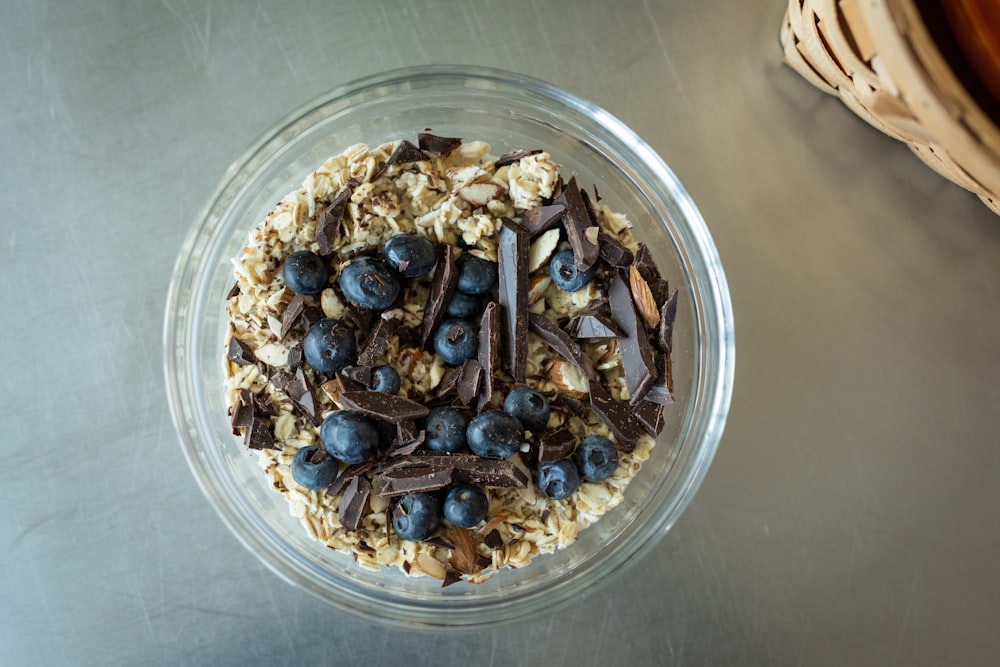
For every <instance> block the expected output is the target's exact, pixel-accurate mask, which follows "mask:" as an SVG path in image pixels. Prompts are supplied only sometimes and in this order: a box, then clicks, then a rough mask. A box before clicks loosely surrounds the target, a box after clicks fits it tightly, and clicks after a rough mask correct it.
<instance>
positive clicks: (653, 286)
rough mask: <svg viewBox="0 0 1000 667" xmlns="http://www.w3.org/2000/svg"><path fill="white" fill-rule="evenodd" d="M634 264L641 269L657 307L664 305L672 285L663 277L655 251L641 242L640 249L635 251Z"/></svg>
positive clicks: (640, 273)
mask: <svg viewBox="0 0 1000 667" xmlns="http://www.w3.org/2000/svg"><path fill="white" fill-rule="evenodd" d="M632 265H633V266H635V268H636V269H637V270H638V271H639V275H641V276H642V278H643V280H645V281H646V284H647V285H648V286H649V290H650V292H651V293H652V295H653V299H654V300H655V301H656V305H657V307H660V306H662V305H663V302H664V301H666V300H667V297H668V296H669V293H670V286H669V285H668V284H667V281H666V280H664V279H663V276H661V275H660V269H659V268H658V267H657V266H656V260H654V259H653V253H652V252H651V251H650V250H649V246H647V245H646V244H645V243H640V244H639V250H638V252H636V253H635V260H633V262H632Z"/></svg>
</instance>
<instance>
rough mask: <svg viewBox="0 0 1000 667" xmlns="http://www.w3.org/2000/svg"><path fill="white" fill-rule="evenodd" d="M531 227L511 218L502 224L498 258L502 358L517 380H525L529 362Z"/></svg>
mask: <svg viewBox="0 0 1000 667" xmlns="http://www.w3.org/2000/svg"><path fill="white" fill-rule="evenodd" d="M530 244H531V237H530V235H529V234H528V230H527V229H525V228H524V227H522V226H521V225H519V224H517V223H516V222H513V221H511V220H504V221H503V222H502V224H501V227H500V235H499V240H498V247H497V260H498V264H499V274H500V282H499V289H500V294H499V296H500V298H499V301H500V320H501V329H502V331H503V358H504V362H505V363H506V365H507V369H508V371H509V372H510V374H511V377H513V378H514V381H515V382H524V374H525V369H526V367H527V363H528V317H527V315H528V247H529V245H530Z"/></svg>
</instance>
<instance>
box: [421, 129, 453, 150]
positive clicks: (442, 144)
mask: <svg viewBox="0 0 1000 667" xmlns="http://www.w3.org/2000/svg"><path fill="white" fill-rule="evenodd" d="M417 144H418V145H419V146H420V150H422V151H426V152H428V153H439V154H441V155H448V154H449V153H451V152H452V151H453V150H455V149H456V148H458V147H459V146H461V145H462V140H461V139H459V138H458V137H439V136H437V135H435V134H430V133H428V132H420V133H418V134H417Z"/></svg>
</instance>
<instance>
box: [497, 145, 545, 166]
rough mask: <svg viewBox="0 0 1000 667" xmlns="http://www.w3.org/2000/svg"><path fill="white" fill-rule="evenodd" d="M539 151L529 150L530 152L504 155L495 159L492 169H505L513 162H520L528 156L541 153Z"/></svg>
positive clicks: (515, 152)
mask: <svg viewBox="0 0 1000 667" xmlns="http://www.w3.org/2000/svg"><path fill="white" fill-rule="evenodd" d="M541 152H542V151H541V150H540V149H535V150H530V151H513V152H511V153H504V154H503V155H501V156H500V157H498V158H497V161H496V162H494V163H493V168H494V169H499V168H500V167H506V166H507V165H509V164H514V163H515V162H520V161H521V160H523V159H524V158H526V157H528V156H529V155H537V154H539V153H541Z"/></svg>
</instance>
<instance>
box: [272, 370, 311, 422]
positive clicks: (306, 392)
mask: <svg viewBox="0 0 1000 667" xmlns="http://www.w3.org/2000/svg"><path fill="white" fill-rule="evenodd" d="M268 379H270V380H271V384H273V385H274V386H275V388H277V389H280V390H281V391H283V392H284V393H285V395H286V396H288V400H290V401H291V402H292V407H293V408H295V411H296V412H298V413H299V414H301V415H302V416H303V417H306V418H307V419H309V420H310V421H312V422H313V423H314V424H317V425H318V424H319V422H322V421H323V420H322V419H321V418H320V417H319V415H318V414H317V412H316V399H315V398H313V395H312V391H311V390H310V389H309V383H308V382H306V376H305V373H304V372H303V371H302V368H301V367H300V368H297V369H295V373H294V374H292V373H286V372H284V371H279V370H277V369H272V371H271V374H270V376H269V378H268Z"/></svg>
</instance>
